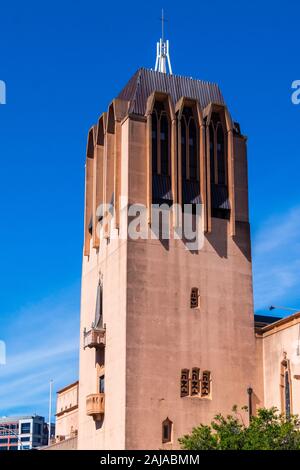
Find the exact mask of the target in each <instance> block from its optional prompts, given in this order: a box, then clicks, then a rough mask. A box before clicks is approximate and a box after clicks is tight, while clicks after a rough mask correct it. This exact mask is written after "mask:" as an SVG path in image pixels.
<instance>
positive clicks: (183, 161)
mask: <svg viewBox="0 0 300 470" xmlns="http://www.w3.org/2000/svg"><path fill="white" fill-rule="evenodd" d="M181 175H182V178H183V179H186V124H185V119H181Z"/></svg>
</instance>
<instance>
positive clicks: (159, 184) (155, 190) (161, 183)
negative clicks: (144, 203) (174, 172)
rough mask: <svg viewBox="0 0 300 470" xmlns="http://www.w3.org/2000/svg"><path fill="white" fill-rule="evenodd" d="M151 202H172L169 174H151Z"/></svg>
mask: <svg viewBox="0 0 300 470" xmlns="http://www.w3.org/2000/svg"><path fill="white" fill-rule="evenodd" d="M152 202H153V204H167V205H168V206H171V205H172V204H173V194H172V185H171V178H170V176H164V175H153V178H152Z"/></svg>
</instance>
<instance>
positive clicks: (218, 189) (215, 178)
mask: <svg viewBox="0 0 300 470" xmlns="http://www.w3.org/2000/svg"><path fill="white" fill-rule="evenodd" d="M224 119H225V118H224V115H223V113H222V112H220V113H219V112H213V113H212V114H211V118H210V124H209V145H210V155H209V156H210V183H211V185H210V187H211V215H212V217H217V218H220V219H229V217H230V203H229V197H228V188H227V156H226V144H227V135H226V132H225V131H224V129H225V120H224Z"/></svg>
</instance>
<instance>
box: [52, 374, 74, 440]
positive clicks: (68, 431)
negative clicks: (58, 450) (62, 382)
mask: <svg viewBox="0 0 300 470" xmlns="http://www.w3.org/2000/svg"><path fill="white" fill-rule="evenodd" d="M78 384H79V383H78V381H77V382H74V383H72V384H70V385H68V386H66V387H64V388H62V389H61V390H59V391H58V392H57V402H56V403H57V404H56V423H55V441H56V442H60V441H63V440H65V439H69V438H73V437H76V436H77V432H78V388H79V387H78Z"/></svg>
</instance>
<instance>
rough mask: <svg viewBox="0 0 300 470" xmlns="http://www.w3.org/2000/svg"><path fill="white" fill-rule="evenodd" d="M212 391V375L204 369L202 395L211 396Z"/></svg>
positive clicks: (204, 396)
mask: <svg viewBox="0 0 300 470" xmlns="http://www.w3.org/2000/svg"><path fill="white" fill-rule="evenodd" d="M210 393H211V377H210V372H209V371H208V370H205V371H203V374H202V381H201V397H203V398H206V397H210Z"/></svg>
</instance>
